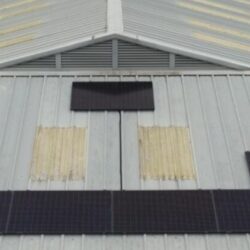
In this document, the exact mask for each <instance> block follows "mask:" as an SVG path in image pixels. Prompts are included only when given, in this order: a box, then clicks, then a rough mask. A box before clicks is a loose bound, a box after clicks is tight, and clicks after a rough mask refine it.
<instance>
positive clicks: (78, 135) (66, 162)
mask: <svg viewBox="0 0 250 250" xmlns="http://www.w3.org/2000/svg"><path fill="white" fill-rule="evenodd" d="M85 139H86V130H85V129H84V128H42V127H39V128H38V129H37V132H36V138H35V143H34V149H33V160H32V168H31V179H32V180H36V181H46V180H81V179H83V178H84V173H85V156H86V149H85Z"/></svg>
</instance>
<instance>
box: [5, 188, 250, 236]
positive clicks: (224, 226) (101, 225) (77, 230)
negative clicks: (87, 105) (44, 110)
mask: <svg viewBox="0 0 250 250" xmlns="http://www.w3.org/2000/svg"><path fill="white" fill-rule="evenodd" d="M249 232H250V190H210V191H200V190H197V191H195V190H194V191H190V190H189V191H13V192H10V191H3V192H0V234H8V235H13V234H14V235H15V234H18V235H27V234H28V235H30V234H36V235H40V234H44V235H56V234H57V235H60V234H66V235H76V234H163V233H175V234H178V233H181V234H183V233H187V234H188V233H190V234H191V233H249Z"/></svg>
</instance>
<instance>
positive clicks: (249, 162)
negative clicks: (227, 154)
mask: <svg viewBox="0 0 250 250" xmlns="http://www.w3.org/2000/svg"><path fill="white" fill-rule="evenodd" d="M245 155H246V160H247V165H248V169H249V170H250V151H247V152H245Z"/></svg>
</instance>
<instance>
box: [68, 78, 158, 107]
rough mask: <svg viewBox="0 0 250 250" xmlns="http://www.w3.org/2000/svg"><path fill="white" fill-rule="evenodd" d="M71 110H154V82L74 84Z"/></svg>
mask: <svg viewBox="0 0 250 250" xmlns="http://www.w3.org/2000/svg"><path fill="white" fill-rule="evenodd" d="M71 110H74V111H84V110H127V111H133V110H154V97H153V86H152V82H74V83H73V88H72V96H71Z"/></svg>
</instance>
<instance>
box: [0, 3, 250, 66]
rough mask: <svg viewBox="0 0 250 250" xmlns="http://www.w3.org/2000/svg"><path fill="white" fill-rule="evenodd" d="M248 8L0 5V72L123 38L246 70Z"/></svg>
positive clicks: (233, 5) (226, 5) (249, 63)
mask: <svg viewBox="0 0 250 250" xmlns="http://www.w3.org/2000/svg"><path fill="white" fill-rule="evenodd" d="M249 13H250V6H249V3H248V2H247V1H232V0H230V1H225V0H212V1H211V0H188V1H183V0H174V1H172V0H156V1H150V0H93V1H87V0H84V1H80V0H74V1H69V0H63V1H59V0H52V1H48V0H46V1H41V0H22V1H21V0H18V1H12V2H10V3H9V2H3V3H2V4H1V5H0V20H1V24H0V35H1V38H0V66H1V67H5V66H10V65H13V64H17V63H20V62H23V61H27V60H33V59H36V58H39V57H43V56H47V55H51V54H55V53H57V52H62V51H67V50H71V49H75V48H78V47H82V46H85V45H89V44H92V43H96V42H99V41H101V40H102V41H104V40H107V39H111V38H116V39H118V38H120V39H122V38H124V39H125V40H126V39H127V40H129V41H131V42H137V43H139V44H140V43H141V44H142V45H146V46H147V45H148V46H149V45H150V46H151V47H153V48H156V49H160V50H163V51H167V52H172V53H176V54H180V55H184V56H188V57H194V58H196V59H200V60H205V61H208V62H212V63H216V64H220V65H224V66H228V67H232V68H239V69H245V68H250V59H249V58H250V46H249V41H250V29H249V27H250V21H249V17H250V14H249Z"/></svg>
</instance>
